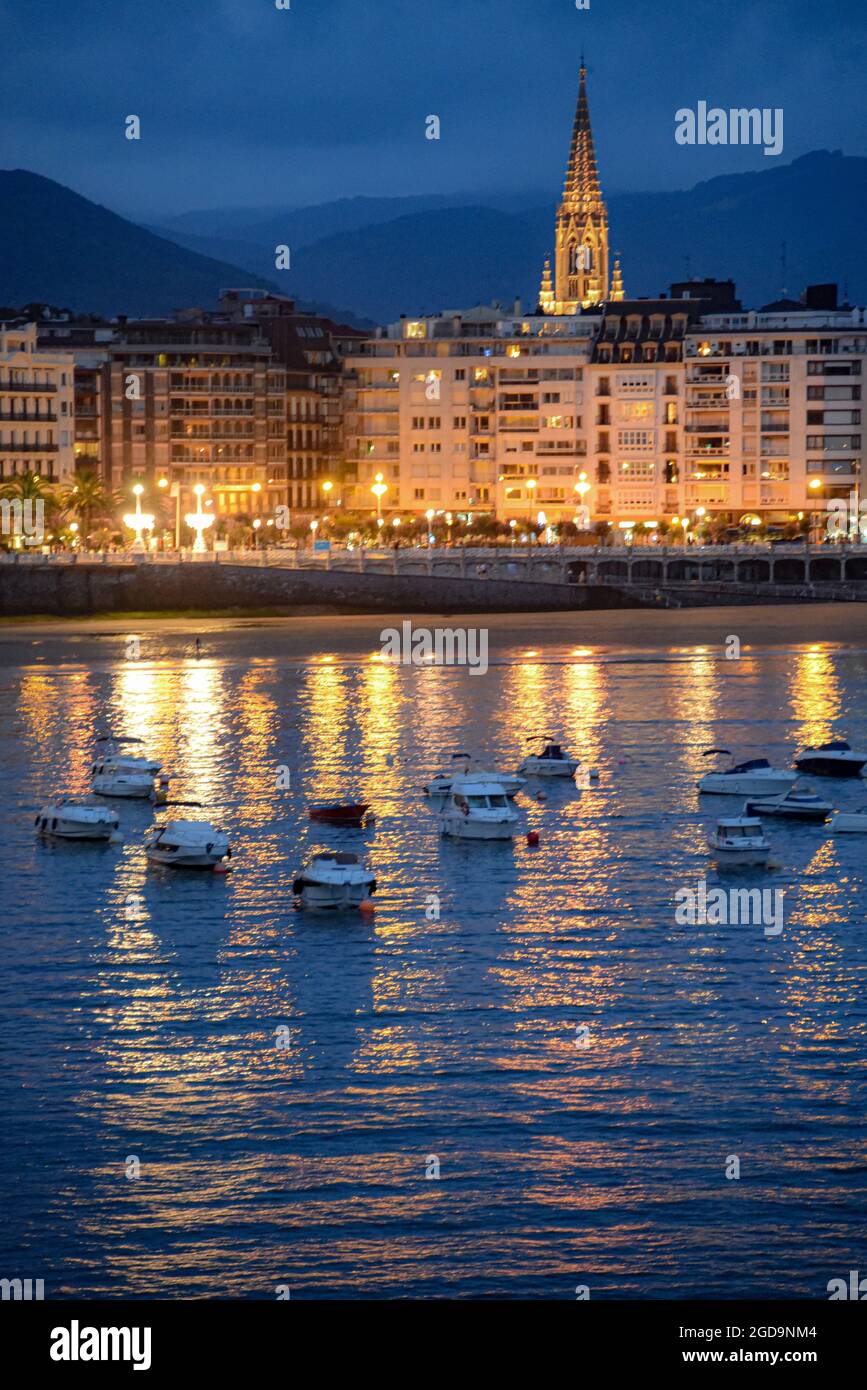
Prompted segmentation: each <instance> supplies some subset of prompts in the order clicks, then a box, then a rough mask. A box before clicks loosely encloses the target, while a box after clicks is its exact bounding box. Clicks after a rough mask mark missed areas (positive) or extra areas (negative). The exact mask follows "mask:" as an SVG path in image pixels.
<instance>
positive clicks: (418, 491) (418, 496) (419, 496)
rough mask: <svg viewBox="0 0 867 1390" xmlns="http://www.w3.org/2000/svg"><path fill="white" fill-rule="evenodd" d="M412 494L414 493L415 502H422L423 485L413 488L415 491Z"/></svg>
mask: <svg viewBox="0 0 867 1390" xmlns="http://www.w3.org/2000/svg"><path fill="white" fill-rule="evenodd" d="M413 495H414V497H415V500H416V502H423V501H424V488H423V487H417V488H416V489H415V492H414V494H413Z"/></svg>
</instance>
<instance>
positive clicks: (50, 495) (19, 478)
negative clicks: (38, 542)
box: [0, 469, 58, 534]
mask: <svg viewBox="0 0 867 1390" xmlns="http://www.w3.org/2000/svg"><path fill="white" fill-rule="evenodd" d="M0 498H3V499H4V500H5V501H8V502H12V503H13V505H14V504H15V503H16V502H17V503H20V504H22V506H23V507H24V510H25V513H26V514H27V515H28V517H29V520H28V522H27V523H26V524H27V525H28V527H30V526H32V513H33V510H34V504H38V503H40V502H41V503H42V507H43V516H42V523H41V524H42V528H43V531H44V532H45V533H46V534H47V533H48V532H49V531H50V530H51V529H53V527H54V519H55V518H56V517H57V514H58V501H57V494H56V492H55V490H54V487H53V485H52V484H51V483H49V482H48V481H47V480H46V479H45V478H43V477H41V475H40V474H39V473H33V472H31V471H30V470H29V469H28V471H27V472H26V473H17V474H16V475H15V477H13V478H9V479H7V481H6V482H5V483H3V484H2V485H0ZM26 504H29V508H28V507H27V505H26ZM38 515H39V513H38V512H37V516H38Z"/></svg>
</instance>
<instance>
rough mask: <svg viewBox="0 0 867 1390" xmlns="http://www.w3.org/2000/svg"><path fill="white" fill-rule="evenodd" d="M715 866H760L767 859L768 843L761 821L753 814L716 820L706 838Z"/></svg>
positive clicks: (763, 864)
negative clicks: (714, 827)
mask: <svg viewBox="0 0 867 1390" xmlns="http://www.w3.org/2000/svg"><path fill="white" fill-rule="evenodd" d="M708 844H709V845H710V847H711V850H712V852H713V857H714V859H715V860H716V864H717V867H718V868H720V869H727V868H746V867H749V866H751V865H754V866H757V867H759V868H764V867H765V865H766V864H767V862H768V859H769V858H770V853H771V843H770V840H768V839H767V838H766V837H765V835H764V832H763V830H762V822H761V821H760V820H758V819H757V818H755V817H753V816H733V817H731V818H730V819H728V820H721V821H718V822H717V828H716V830H715V831H714V833H713V835H711V837H710V839H709V840H708Z"/></svg>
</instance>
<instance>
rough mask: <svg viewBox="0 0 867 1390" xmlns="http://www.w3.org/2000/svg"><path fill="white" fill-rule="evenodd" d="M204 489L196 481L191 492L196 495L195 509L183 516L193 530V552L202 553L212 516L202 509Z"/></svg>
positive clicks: (212, 521)
mask: <svg viewBox="0 0 867 1390" xmlns="http://www.w3.org/2000/svg"><path fill="white" fill-rule="evenodd" d="M204 491H205V489H204V487H203V485H202V484H201V483H196V486H195V487H194V488H193V492H194V493H195V495H196V510H195V511H194V512H187V514H186V516H185V517H184V520H185V522H186V523H187V525H188V526H189V527H190V529H191V530H193V531H195V533H196V539H195V541H194V543H193V554H194V555H203V554H204V552H205V534H204V533H205V532H206V531H207V529H208V527H209V526H213V524H214V517H213V514H212V513H209V512H205V511H203V510H202V495H203V493H204Z"/></svg>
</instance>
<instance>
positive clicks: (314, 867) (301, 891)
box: [292, 850, 376, 909]
mask: <svg viewBox="0 0 867 1390" xmlns="http://www.w3.org/2000/svg"><path fill="white" fill-rule="evenodd" d="M292 892H293V893H294V894H295V896H296V897H298V898H300V899H301V903H302V905H303V906H304V907H321V908H332V909H333V908H341V907H361V905H362V903H364V902H365V900H366V899H368V898H369V897H370V895H371V894H372V893H375V892H376V879H375V877H374V875H373V874H372V873H371V872H370V870H369V869H367V868H365V866H364V864H363V863H362V861H361V859H360V857H359V856H358V855H357V854H351V853H349V852H348V851H344V850H325V851H322V852H321V853H319V854H314V855H313V856H312V857H311V858H310V859H309V860H308V862H307V863H306V864H305V866H304V868H303V869H302V870H301V872H300V873H299V874H298V876H297V878H296V879H295V880H294V882H293V884H292Z"/></svg>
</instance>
